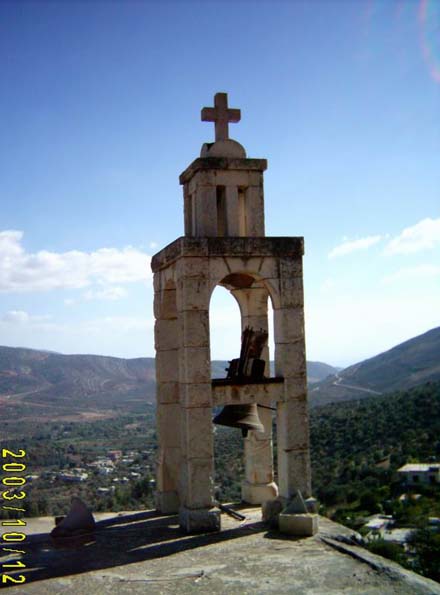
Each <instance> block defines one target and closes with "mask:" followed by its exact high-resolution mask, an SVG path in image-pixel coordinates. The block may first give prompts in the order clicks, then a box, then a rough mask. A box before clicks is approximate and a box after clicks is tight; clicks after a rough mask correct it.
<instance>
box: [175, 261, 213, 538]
mask: <svg viewBox="0 0 440 595" xmlns="http://www.w3.org/2000/svg"><path fill="white" fill-rule="evenodd" d="M208 272H209V267H208V259H205V258H185V259H183V260H182V261H181V262H179V284H178V296H177V303H178V309H179V323H180V337H181V345H180V350H179V369H180V374H179V387H180V404H181V434H180V445H181V453H182V458H181V467H180V484H179V496H180V509H179V521H180V525H181V527H182V528H183V529H184V530H185V531H186V532H188V533H193V532H197V531H216V530H219V529H220V511H219V510H217V509H215V508H213V505H214V444H213V429H212V389H211V357H210V349H209V312H208V309H209V298H210V292H209V275H208Z"/></svg>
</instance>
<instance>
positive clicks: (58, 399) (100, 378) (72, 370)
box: [0, 346, 337, 420]
mask: <svg viewBox="0 0 440 595" xmlns="http://www.w3.org/2000/svg"><path fill="white" fill-rule="evenodd" d="M227 366H228V362H227V361H219V360H214V361H213V362H212V369H213V374H214V375H215V376H217V377H225V376H226V372H225V368H226V367H227ZM308 369H309V374H310V376H311V378H314V379H316V380H319V379H322V378H324V377H325V376H327V375H328V374H331V373H334V372H335V371H336V370H337V369H336V368H333V367H332V366H329V365H328V364H324V363H321V362H308ZM155 393H156V390H155V360H154V358H151V357H150V358H142V357H140V358H131V359H124V358H118V357H113V356H102V355H87V354H72V355H68V354H63V353H57V352H53V351H42V350H38V349H30V348H26V347H6V346H0V408H1V409H2V412H4V413H5V417H6V418H7V417H8V416H12V415H14V417H16V416H17V415H21V416H23V417H24V418H32V417H35V416H36V417H38V418H39V419H43V420H49V419H57V418H58V419H59V418H62V419H71V418H72V416H74V417H75V416H77V417H78V416H80V417H79V418H80V419H95V418H96V417H102V416H111V415H114V414H115V413H117V412H121V411H127V409H128V410H130V411H133V412H135V413H140V412H142V411H144V410H145V407H146V405H147V404H149V405H153V404H154V403H155Z"/></svg>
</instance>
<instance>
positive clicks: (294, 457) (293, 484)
mask: <svg viewBox="0 0 440 595" xmlns="http://www.w3.org/2000/svg"><path fill="white" fill-rule="evenodd" d="M303 446H304V449H303V450H292V451H287V452H286V451H285V450H284V449H283V448H282V446H281V445H280V444H278V488H279V492H280V496H283V497H284V498H286V499H287V500H289V499H290V498H292V496H293V495H294V494H296V492H297V490H300V492H301V494H302V495H303V496H304V498H308V497H309V496H311V469H310V455H309V450H308V444H304V445H303Z"/></svg>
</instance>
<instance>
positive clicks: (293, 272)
mask: <svg viewBox="0 0 440 595" xmlns="http://www.w3.org/2000/svg"><path fill="white" fill-rule="evenodd" d="M274 319H275V320H274V327H275V345H276V347H275V350H276V373H277V375H281V376H283V377H284V401H283V402H279V403H278V404H277V442H278V484H279V489H280V496H281V497H283V498H286V499H289V498H291V497H292V496H293V495H294V493H295V491H296V490H297V489H299V490H301V492H302V494H303V496H304V497H305V498H307V497H309V496H310V495H311V469H310V442H309V421H308V406H307V375H306V354H305V340H304V299H303V283H302V263H301V259H300V258H298V259H287V258H281V259H280V307H279V308H276V309H275V310H274Z"/></svg>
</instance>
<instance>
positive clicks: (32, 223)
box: [0, 0, 440, 366]
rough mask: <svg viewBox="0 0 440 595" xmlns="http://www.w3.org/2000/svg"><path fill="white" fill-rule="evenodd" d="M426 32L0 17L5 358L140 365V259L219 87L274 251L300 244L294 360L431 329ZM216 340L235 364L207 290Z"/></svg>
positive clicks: (274, 11) (169, 218)
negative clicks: (301, 289)
mask: <svg viewBox="0 0 440 595" xmlns="http://www.w3.org/2000/svg"><path fill="white" fill-rule="evenodd" d="M439 27H440V6H439V4H438V2H435V0H421V1H418V0H406V1H405V0H402V1H401V0H387V1H385V0H365V1H363V0H356V1H354V0H353V1H349V0H343V1H340V2H336V1H332V0H325V1H322V2H320V1H318V0H312V1H308V2H296V1H290V2H289V1H284V2H270V3H269V2H260V1H256V0H255V1H253V0H247V1H243V2H232V1H223V2H211V1H205V2H185V1H180V2H176V3H174V2H169V1H168V2H161V3H154V2H147V1H145V2H130V1H124V2H122V1H121V2H87V3H81V2H10V3H8V2H2V3H0V28H1V31H0V66H1V78H0V80H1V83H0V84H1V93H0V112H1V113H0V122H1V124H0V130H1V134H0V162H1V164H2V167H1V169H2V173H1V182H0V201H1V215H0V344H3V345H11V346H27V347H34V348H41V349H50V350H55V351H61V352H65V353H97V354H106V355H116V356H122V357H137V356H152V355H154V348H153V313H152V284H151V273H150V269H149V261H150V257H151V255H152V254H154V253H155V252H156V251H158V250H159V249H160V248H162V247H163V246H165V245H166V244H168V243H169V242H171V241H173V240H174V239H175V238H176V237H179V236H180V235H182V234H183V214H182V194H181V187H180V186H179V183H178V176H179V174H180V173H181V171H183V170H184V169H185V168H186V167H187V165H189V163H190V162H191V161H192V160H193V159H195V158H196V157H197V156H198V155H199V152H200V147H201V145H202V144H203V143H204V142H207V141H212V140H213V135H214V131H213V126H212V124H209V123H202V122H201V121H200V109H201V107H203V106H205V105H207V106H210V105H212V102H213V95H214V93H215V92H217V91H224V92H228V94H229V102H230V105H231V106H232V107H238V108H241V110H242V120H241V122H240V123H238V124H233V125H231V129H230V132H231V136H232V138H234V139H236V140H238V141H239V142H240V143H242V144H243V145H244V146H245V148H246V150H247V153H248V156H250V157H264V158H267V159H268V161H269V168H268V170H267V172H266V174H265V201H266V203H265V204H266V233H267V235H273V236H277V235H279V236H289V235H292V236H295V235H303V236H304V237H305V246H306V256H305V261H304V264H305V300H306V335H307V357H308V359H312V360H321V361H325V362H328V363H330V364H334V365H341V366H344V365H348V364H350V363H354V362H356V361H359V360H361V359H364V358H366V357H369V356H372V355H375V354H376V353H378V352H380V351H383V350H385V349H388V348H389V347H391V346H393V345H394V344H396V343H399V342H401V341H403V340H405V339H407V338H410V337H411V336H414V335H416V334H420V333H422V332H424V331H426V330H428V329H429V328H432V327H435V326H438V325H440V308H439V305H440V166H439V156H440V113H439V112H440V101H439V100H440V36H439V35H438V31H439ZM211 328H212V356H213V357H215V358H231V357H234V356H237V355H238V351H239V328H238V308H237V307H236V305H235V302H234V301H233V299H232V298H231V297H230V296H229V295H227V293H226V292H225V291H224V290H221V289H217V290H216V291H215V293H214V296H213V300H212V308H211ZM234 345H235V347H234Z"/></svg>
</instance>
